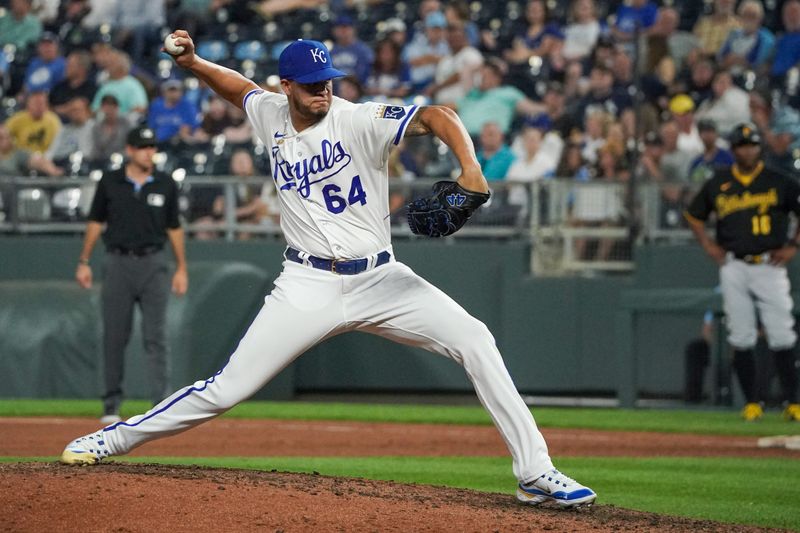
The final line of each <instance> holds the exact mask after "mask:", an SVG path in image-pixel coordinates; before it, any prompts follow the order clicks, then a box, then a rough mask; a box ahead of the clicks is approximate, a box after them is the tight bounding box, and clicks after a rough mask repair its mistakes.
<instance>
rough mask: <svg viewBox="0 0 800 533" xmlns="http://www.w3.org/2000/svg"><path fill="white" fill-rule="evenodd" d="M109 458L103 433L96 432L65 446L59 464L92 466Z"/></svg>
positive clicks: (109, 453)
mask: <svg viewBox="0 0 800 533" xmlns="http://www.w3.org/2000/svg"><path fill="white" fill-rule="evenodd" d="M110 456H111V452H110V451H109V450H108V445H107V444H106V442H105V440H104V438H103V432H102V431H98V432H97V433H90V434H89V435H84V436H83V437H79V438H77V439H75V440H74V441H72V442H70V443H69V444H67V447H66V448H64V451H63V452H61V462H62V463H63V464H65V465H94V464H97V463H99V462H100V461H101V460H103V459H105V458H106V457H110Z"/></svg>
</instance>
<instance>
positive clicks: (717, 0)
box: [694, 0, 742, 57]
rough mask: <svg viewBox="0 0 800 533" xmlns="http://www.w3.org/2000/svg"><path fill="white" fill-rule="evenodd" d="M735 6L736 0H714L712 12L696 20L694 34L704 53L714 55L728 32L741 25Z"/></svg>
mask: <svg viewBox="0 0 800 533" xmlns="http://www.w3.org/2000/svg"><path fill="white" fill-rule="evenodd" d="M735 8H736V0H714V12H713V13H711V14H710V15H703V16H701V17H700V18H699V19H698V20H697V23H696V24H695V25H694V34H695V35H696V36H697V38H698V39H700V47H701V49H702V50H703V53H704V54H705V55H707V56H711V57H714V56H716V55H717V52H719V49H720V48H721V47H722V45H723V43H724V42H725V40H726V39H727V38H728V34H729V33H730V32H731V31H733V30H736V29H739V28H740V27H741V25H742V24H741V22H740V21H739V17H737V16H736V13H735Z"/></svg>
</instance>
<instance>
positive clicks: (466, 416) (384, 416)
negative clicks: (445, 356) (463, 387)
mask: <svg viewBox="0 0 800 533" xmlns="http://www.w3.org/2000/svg"><path fill="white" fill-rule="evenodd" d="M148 408H149V404H148V403H147V402H144V401H127V402H125V403H124V404H123V409H122V414H123V415H124V416H126V417H127V416H132V415H134V414H138V413H143V412H145V411H146V410H147V409H148ZM533 413H534V416H535V418H536V422H537V423H538V424H539V425H540V426H541V427H545V428H548V427H549V428H587V429H600V430H620V431H621V430H627V431H657V432H666V433H704V434H713V435H745V436H762V435H780V434H784V435H800V424H788V423H786V422H784V421H783V420H781V418H780V415H779V413H777V412H768V413H767V415H766V416H765V417H764V419H763V420H761V421H759V422H757V423H752V424H746V423H744V422H742V421H741V420H740V419H739V415H738V412H737V411H733V410H730V411H719V410H716V411H703V410H662V409H598V408H566V407H562V408H553V407H541V408H539V407H536V408H534V409H533ZM99 414H100V402H99V401H97V400H28V399H24V400H0V416H53V415H58V416H90V417H96V416H99ZM225 416H228V417H232V418H276V419H284V420H286V419H291V420H357V421H364V422H398V423H420V424H477V425H489V424H491V421H490V420H489V416H488V415H487V414H486V412H485V411H484V410H483V409H482V408H480V407H453V406H432V405H388V404H386V405H383V404H351V403H310V402H245V403H242V404H240V405H238V406H237V407H235V408H234V409H232V410H231V411H230V412H229V413H227V414H226V415H225Z"/></svg>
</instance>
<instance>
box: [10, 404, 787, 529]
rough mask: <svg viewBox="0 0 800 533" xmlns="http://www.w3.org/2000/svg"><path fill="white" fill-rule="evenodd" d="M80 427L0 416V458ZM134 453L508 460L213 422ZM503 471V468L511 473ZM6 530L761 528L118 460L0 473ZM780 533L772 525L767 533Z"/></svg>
mask: <svg viewBox="0 0 800 533" xmlns="http://www.w3.org/2000/svg"><path fill="white" fill-rule="evenodd" d="M96 428H97V422H96V421H94V420H88V419H55V418H6V419H0V433H2V435H3V438H2V439H0V455H4V456H11V455H13V456H42V455H45V456H54V455H58V454H59V453H60V451H61V449H62V448H63V446H64V444H66V442H67V441H68V440H70V439H72V438H74V437H75V436H77V435H80V434H83V433H87V432H89V431H92V430H93V429H96ZM543 433H544V434H545V438H546V439H547V441H548V444H549V446H550V449H551V452H552V453H553V454H554V455H557V456H567V455H596V456H664V455H685V456H700V455H706V456H708V455H716V456H747V457H795V458H796V457H798V452H792V451H789V450H784V449H775V448H767V449H759V448H758V447H757V446H756V439H754V438H743V437H716V436H714V437H710V436H699V435H665V434H650V433H625V432H601V431H590V430H577V431H576V430H552V429H550V430H548V429H545V430H543ZM131 455H140V456H146V455H169V456H216V455H219V456H222V455H226V456H289V455H294V456H303V455H305V456H309V455H314V456H368V455H428V456H431V455H433V456H436V455H441V456H445V455H468V456H507V455H508V452H507V450H506V448H505V445H504V444H503V442H502V440H501V439H500V437H499V435H498V434H497V432H496V430H495V429H494V428H492V427H484V426H435V425H421V424H420V425H416V424H402V425H399V424H368V423H361V422H304V421H272V420H235V419H220V420H215V421H213V422H211V423H209V424H205V425H203V426H200V427H198V428H195V429H193V430H191V431H189V432H187V433H183V434H181V435H177V436H174V437H170V438H168V439H163V440H160V441H156V442H152V443H149V444H146V445H144V446H142V447H141V448H139V449H138V450H136V451H135V452H134V453H133V454H131ZM509 469H510V464H509ZM0 494H3V497H2V498H0V531H14V532H17V531H24V532H40V531H41V532H45V531H46V532H51V531H76V532H77V531H81V532H93V531H142V532H161V531H170V532H182V531H192V532H197V531H231V532H239V531H282V532H295V531H296V532H310V531H315V532H327V531H346V532H362V531H363V532H367V531H369V532H372V531H392V532H395V531H397V532H416V531H424V532H440V531H441V532H444V531H447V532H449V531H454V532H472V531H475V532H493V531H513V532H520V531H526V532H527V531H576V532H582V531H593V532H612V531H636V532H645V531H646V532H661V531H670V532H677V531H692V532H694V531H708V532H710V531H719V532H751V531H764V530H763V529H760V528H754V527H745V526H733V525H730V524H720V523H715V522H708V521H698V520H691V519H685V518H677V517H669V516H662V515H655V514H651V513H643V512H637V511H631V510H627V509H621V508H617V507H614V506H611V505H604V504H602V494H601V495H600V500H599V501H600V502H601V503H600V504H598V505H595V506H594V507H592V508H590V509H586V510H581V511H561V510H558V509H554V508H548V507H537V508H532V507H526V506H523V505H521V504H518V503H517V502H516V501H515V500H514V499H513V497H510V496H508V495H503V494H487V493H482V492H476V491H469V490H458V489H448V488H442V487H433V486H426V485H408V484H397V483H392V482H380V481H368V480H362V479H350V478H335V477H327V476H320V475H304V474H289V473H281V472H253V471H242V470H226V469H211V468H202V467H174V466H163V465H144V464H126V463H113V462H110V463H104V464H100V465H97V466H93V467H67V466H62V465H59V464H56V463H23V464H20V463H17V464H5V465H0ZM772 531H774V530H772Z"/></svg>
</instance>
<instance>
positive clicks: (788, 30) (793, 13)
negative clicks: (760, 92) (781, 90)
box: [771, 0, 800, 78]
mask: <svg viewBox="0 0 800 533" xmlns="http://www.w3.org/2000/svg"><path fill="white" fill-rule="evenodd" d="M782 18H783V35H781V36H780V38H778V43H777V44H776V45H775V58H774V59H773V61H772V71H771V72H772V75H773V76H776V77H778V78H782V77H783V76H785V75H786V73H787V72H788V71H789V69H791V68H792V67H797V66H800V0H787V1H786V3H785V4H783V11H782Z"/></svg>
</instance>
